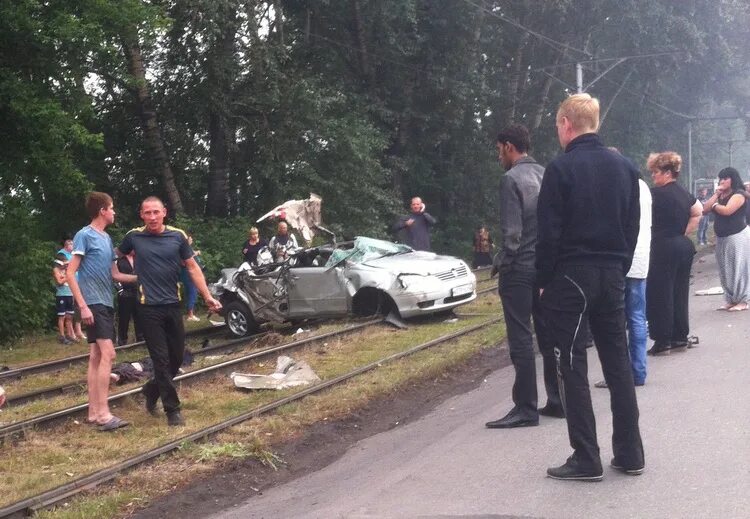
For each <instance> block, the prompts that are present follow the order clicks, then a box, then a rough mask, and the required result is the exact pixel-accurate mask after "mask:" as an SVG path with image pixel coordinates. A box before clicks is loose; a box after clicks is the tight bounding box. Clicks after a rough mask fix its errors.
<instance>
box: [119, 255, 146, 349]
mask: <svg viewBox="0 0 750 519" xmlns="http://www.w3.org/2000/svg"><path fill="white" fill-rule="evenodd" d="M117 270H119V271H120V272H121V273H123V274H133V275H135V254H134V253H133V252H131V253H130V254H126V255H125V256H121V257H119V258H117ZM131 320H132V321H133V328H134V329H135V340H136V341H142V340H143V330H142V329H141V322H140V319H139V317H138V284H137V283H120V288H119V289H118V291H117V342H118V343H119V344H127V342H128V330H129V329H130V321H131Z"/></svg>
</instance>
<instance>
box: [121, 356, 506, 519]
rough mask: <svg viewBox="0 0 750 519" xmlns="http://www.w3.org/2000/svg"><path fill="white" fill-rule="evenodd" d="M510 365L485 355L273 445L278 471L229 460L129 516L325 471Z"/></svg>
mask: <svg viewBox="0 0 750 519" xmlns="http://www.w3.org/2000/svg"><path fill="white" fill-rule="evenodd" d="M509 364H510V359H509V357H508V353H507V346H506V345H505V344H503V345H501V346H496V347H493V348H488V349H486V350H483V351H482V352H481V353H479V354H477V355H475V356H474V357H472V358H471V359H469V360H468V361H467V362H465V363H463V364H462V365H460V366H456V367H455V368H454V369H453V370H451V372H449V373H446V374H444V375H443V376H441V377H440V379H437V380H430V381H424V382H421V383H418V384H414V385H412V386H411V387H409V388H408V390H403V391H400V392H399V393H397V394H394V395H389V396H388V398H383V399H379V400H377V401H374V402H372V403H371V404H370V405H369V406H368V407H367V408H365V409H362V410H361V411H360V412H359V413H358V414H353V415H350V416H349V417H347V418H346V419H345V420H341V421H337V422H331V423H329V422H323V423H318V424H316V425H314V426H312V427H310V428H309V429H308V430H307V432H306V433H305V434H304V435H303V436H302V437H301V438H299V439H297V440H295V441H293V442H290V443H288V444H284V445H281V446H276V447H275V448H274V452H275V453H276V454H277V455H278V456H279V457H280V458H281V459H282V460H284V461H285V465H283V466H282V467H280V468H279V470H277V471H274V470H273V469H271V468H268V467H264V466H263V465H262V464H261V463H260V462H258V461H256V460H239V461H229V462H227V463H226V464H224V465H223V466H222V468H221V469H219V470H217V471H216V472H214V473H213V474H211V475H209V476H208V477H203V478H201V479H199V480H196V481H194V482H192V483H191V484H189V485H187V486H185V487H182V488H180V489H178V490H176V491H174V492H173V493H171V494H170V495H168V496H165V497H163V498H160V499H158V500H156V501H154V502H153V503H151V505H150V506H149V507H148V508H145V509H142V510H138V511H136V512H134V514H133V515H132V516H131V517H136V518H140V519H146V518H154V519H156V518H178V517H179V518H190V517H205V516H207V515H210V514H212V513H216V512H219V511H221V510H224V509H227V508H231V507H232V506H233V505H236V504H239V503H241V502H244V501H245V500H247V499H249V498H251V497H252V496H253V495H259V494H262V493H263V491H264V490H266V489H268V488H271V487H273V486H276V485H280V484H282V483H285V482H287V481H291V480H293V479H296V478H298V477H300V476H303V475H305V474H308V473H311V472H315V471H316V470H319V469H321V468H323V467H325V466H326V465H328V464H330V463H332V462H334V461H335V460H337V459H338V458H339V457H341V456H342V455H343V454H344V453H345V452H346V451H347V450H348V449H349V448H350V447H351V446H352V445H354V444H355V443H357V442H358V441H360V440H362V439H364V438H367V437H369V436H372V435H374V434H377V433H380V432H383V431H387V430H389V429H392V428H393V427H396V424H398V425H403V424H404V423H408V422H410V421H413V420H416V419H418V418H420V417H422V416H424V415H425V414H427V413H429V412H430V411H431V410H432V409H434V408H435V407H437V406H438V405H439V404H440V403H442V402H443V401H445V400H447V399H448V398H450V397H451V396H454V395H457V394H461V393H465V392H467V391H469V390H471V389H473V388H475V387H477V386H479V384H481V383H482V380H483V379H484V378H485V377H486V376H487V375H488V374H489V373H490V372H492V371H494V370H496V369H499V368H501V367H504V366H507V365H509ZM493 403H494V402H487V405H488V406H489V405H493Z"/></svg>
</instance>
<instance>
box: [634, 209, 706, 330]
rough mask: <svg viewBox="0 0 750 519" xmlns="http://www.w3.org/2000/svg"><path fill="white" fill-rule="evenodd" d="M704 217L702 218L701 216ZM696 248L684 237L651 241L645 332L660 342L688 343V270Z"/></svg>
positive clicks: (691, 264)
mask: <svg viewBox="0 0 750 519" xmlns="http://www.w3.org/2000/svg"><path fill="white" fill-rule="evenodd" d="M704 218H705V216H704ZM694 255H695V247H694V246H693V242H691V241H690V239H689V238H687V237H686V236H676V237H674V238H666V239H664V240H660V241H656V242H652V244H651V259H650V262H649V267H648V281H647V282H646V318H647V319H648V333H649V335H650V336H651V338H652V339H653V340H654V341H657V342H661V343H670V342H687V337H688V334H689V333H690V323H689V320H688V300H689V296H690V268H691V267H692V266H693V256H694Z"/></svg>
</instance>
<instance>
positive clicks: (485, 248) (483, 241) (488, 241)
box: [473, 225, 495, 269]
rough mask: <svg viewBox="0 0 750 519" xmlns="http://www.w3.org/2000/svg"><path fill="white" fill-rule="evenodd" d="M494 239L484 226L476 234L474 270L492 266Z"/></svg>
mask: <svg viewBox="0 0 750 519" xmlns="http://www.w3.org/2000/svg"><path fill="white" fill-rule="evenodd" d="M494 246H495V245H494V244H493V243H492V238H491V237H490V233H489V231H488V230H487V228H486V227H485V226H484V225H483V226H481V227H480V228H479V229H477V232H475V233H474V266H473V268H475V269H476V268H479V267H489V266H490V265H492V256H491V254H490V253H491V252H492V248H493V247H494Z"/></svg>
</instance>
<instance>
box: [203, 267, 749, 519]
mask: <svg viewBox="0 0 750 519" xmlns="http://www.w3.org/2000/svg"><path fill="white" fill-rule="evenodd" d="M693 273H694V278H693V290H695V289H702V288H709V287H712V286H717V285H719V281H718V273H717V271H716V264H715V260H714V257H713V255H709V256H706V257H705V258H704V259H703V260H700V261H697V262H696V264H695V265H694V267H693ZM722 303H723V299H722V296H703V297H698V296H691V299H690V305H691V306H690V314H691V326H692V330H691V333H693V334H696V335H698V336H699V337H700V346H699V347H697V348H694V349H691V350H689V351H687V352H685V353H676V354H673V355H670V356H667V357H657V358H653V357H649V373H648V378H647V381H646V385H645V386H644V387H640V388H638V389H637V392H638V403H639V406H640V411H641V431H642V435H643V440H644V447H645V452H646V472H645V473H644V474H643V475H641V476H638V477H633V476H625V475H622V474H619V473H617V472H615V471H613V470H612V469H611V468H609V467H607V468H605V474H604V475H605V477H604V481H602V482H601V483H580V482H564V481H555V480H551V479H548V478H546V477H544V474H545V469H546V467H548V466H551V465H558V464H560V463H563V462H564V461H565V459H566V457H567V456H568V455H569V454H570V447H569V445H568V440H567V433H566V428H565V423H564V421H563V420H557V419H552V418H544V417H543V418H542V421H541V423H540V426H539V427H534V428H526V429H515V430H508V431H502V430H489V429H486V428H485V427H484V423H485V422H486V421H488V420H492V419H496V418H499V417H500V416H502V415H503V414H504V413H505V412H506V411H507V410H508V409H509V408H510V406H511V401H510V390H511V385H512V380H513V374H512V368H506V369H502V370H499V371H496V372H494V373H493V374H492V375H491V376H490V377H488V378H487V380H486V382H485V383H484V384H483V385H482V386H481V387H480V388H478V389H476V390H474V391H472V392H470V393H466V394H464V395H460V396H458V397H455V398H452V399H451V400H449V401H447V402H444V403H443V404H442V405H441V406H440V407H438V408H437V409H435V410H434V412H432V413H430V414H429V415H427V416H425V417H424V418H422V419H420V420H418V421H416V422H413V423H410V424H408V425H405V426H403V427H396V428H394V429H393V430H390V431H388V432H386V433H383V434H379V435H376V436H374V437H371V438H368V439H366V440H364V441H362V442H360V443H358V444H356V445H355V446H354V447H352V448H351V449H350V450H349V451H348V452H347V454H346V455H345V456H343V457H342V458H341V459H339V460H338V461H336V462H334V463H333V464H331V465H329V466H328V467H325V468H323V469H322V470H320V471H318V472H315V473H312V474H310V475H308V476H305V477H302V478H300V479H297V480H295V481H292V482H290V483H288V484H285V485H282V486H279V487H276V488H273V489H270V490H268V491H266V492H264V493H263V494H262V495H259V496H256V497H253V498H251V499H249V500H248V501H247V502H246V503H244V504H242V505H239V506H236V507H234V508H232V509H230V510H226V511H224V512H222V513H220V514H217V515H215V516H214V517H221V518H246V517H265V518H286V517H311V518H334V517H346V518H370V517H378V518H381V517H388V518H390V517H441V518H448V517H474V518H477V517H545V518H553V517H554V518H580V517H584V518H585V517H597V518H607V517H613V518H615V517H616V518H626V517H638V518H644V517H645V518H674V517H691V518H699V517H705V518H748V517H750V403H748V402H749V401H750V400H749V399H748V390H749V387H748V382H749V381H750V312H739V313H734V314H732V313H728V312H717V311H715V310H714V308H715V307H717V306H719V305H721V304H722ZM589 370H590V373H589V379H590V382H591V384H592V395H593V400H594V407H595V411H596V416H597V430H598V435H599V444H600V447H601V454H602V461H603V463H604V464H605V466H607V465H608V463H609V459H610V458H611V456H612V447H611V443H610V440H609V438H610V435H611V432H612V420H611V415H610V412H609V392H608V391H607V390H606V389H595V388H593V382H595V381H597V380H600V379H601V369H600V367H599V363H598V360H597V359H596V355H595V354H594V353H593V352H591V357H590V364H589ZM539 372H540V373H541V370H539ZM539 387H543V386H542V384H541V381H540V385H539ZM251 493H252V491H251V490H248V495H250V494H251Z"/></svg>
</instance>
